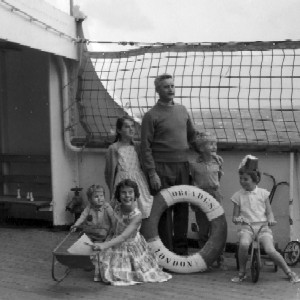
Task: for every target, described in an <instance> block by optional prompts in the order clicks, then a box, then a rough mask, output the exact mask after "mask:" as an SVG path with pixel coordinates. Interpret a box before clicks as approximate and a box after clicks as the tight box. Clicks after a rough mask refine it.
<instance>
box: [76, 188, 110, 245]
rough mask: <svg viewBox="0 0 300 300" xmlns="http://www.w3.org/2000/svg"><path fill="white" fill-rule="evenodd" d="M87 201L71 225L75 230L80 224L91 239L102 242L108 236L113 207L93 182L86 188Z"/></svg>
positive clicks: (101, 189) (103, 192)
mask: <svg viewBox="0 0 300 300" xmlns="http://www.w3.org/2000/svg"><path fill="white" fill-rule="evenodd" d="M86 194H87V197H88V201H89V203H88V204H87V206H86V208H85V209H84V211H83V212H82V213H81V215H80V217H79V218H78V220H77V221H76V222H75V224H74V225H73V226H72V227H71V230H76V228H77V227H79V226H80V225H82V226H81V227H82V228H83V232H84V233H85V234H86V235H87V236H88V237H89V238H90V239H91V240H92V241H99V242H103V241H104V240H105V239H106V237H107V236H108V234H109V232H110V229H111V227H112V223H113V220H114V213H113V209H112V207H111V206H110V204H109V203H107V202H106V201H105V191H104V188H103V187H102V186H101V185H95V184H93V185H92V186H90V187H89V188H88V190H87V193H86Z"/></svg>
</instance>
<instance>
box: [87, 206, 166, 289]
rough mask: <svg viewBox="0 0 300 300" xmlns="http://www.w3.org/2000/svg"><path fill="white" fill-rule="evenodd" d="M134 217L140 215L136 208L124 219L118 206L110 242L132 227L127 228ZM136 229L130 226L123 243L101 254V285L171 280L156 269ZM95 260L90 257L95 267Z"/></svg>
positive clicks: (158, 268)
mask: <svg viewBox="0 0 300 300" xmlns="http://www.w3.org/2000/svg"><path fill="white" fill-rule="evenodd" d="M137 214H141V212H140V211H139V209H137V208H135V209H134V210H133V211H132V212H131V213H130V214H129V215H123V214H122V212H121V210H120V208H119V206H118V207H117V208H116V211H115V217H116V223H115V228H114V235H113V237H112V238H114V237H116V236H120V235H121V234H122V233H123V231H124V230H125V229H126V228H127V227H128V226H133V225H129V224H130V221H131V219H132V218H134V217H136V216H137ZM139 228H140V224H139V225H138V227H136V228H135V227H134V226H133V228H132V232H131V234H130V236H129V237H126V239H125V241H124V242H121V243H120V244H118V245H116V246H113V247H111V248H108V249H105V250H103V251H100V253H99V256H98V259H99V270H100V274H101V278H102V280H103V281H104V282H107V283H110V284H112V285H122V286H124V285H134V284H137V283H143V282H164V281H167V280H169V279H171V278H172V276H171V275H170V274H168V273H166V272H164V271H162V269H161V268H160V267H159V266H158V264H157V260H156V257H155V255H154V253H153V252H151V250H150V248H149V246H148V244H147V242H146V241H145V239H144V237H143V236H142V235H141V234H140V233H139ZM98 259H97V257H95V256H94V257H92V261H93V263H94V264H96V263H98Z"/></svg>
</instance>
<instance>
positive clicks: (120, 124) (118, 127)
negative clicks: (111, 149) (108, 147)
mask: <svg viewBox="0 0 300 300" xmlns="http://www.w3.org/2000/svg"><path fill="white" fill-rule="evenodd" d="M125 120H129V121H132V122H133V123H134V119H133V118H132V117H130V116H123V117H120V118H118V119H117V122H116V137H115V140H114V143H115V142H117V141H119V140H120V138H121V135H120V133H119V132H118V130H121V129H122V127H123V125H124V123H125Z"/></svg>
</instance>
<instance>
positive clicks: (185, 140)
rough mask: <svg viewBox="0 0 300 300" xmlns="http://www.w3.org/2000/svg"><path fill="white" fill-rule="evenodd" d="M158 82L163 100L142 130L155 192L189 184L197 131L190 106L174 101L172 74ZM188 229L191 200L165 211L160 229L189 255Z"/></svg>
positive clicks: (168, 243)
mask: <svg viewBox="0 0 300 300" xmlns="http://www.w3.org/2000/svg"><path fill="white" fill-rule="evenodd" d="M154 83H155V90H156V92H157V93H158V95H159V100H158V101H157V103H156V104H155V105H154V106H153V107H152V108H151V109H150V110H149V111H148V112H147V113H146V114H145V115H144V117H143V120H142V129H141V150H142V151H141V154H142V164H143V168H144V170H145V172H146V174H147V175H148V178H149V184H150V189H151V192H152V194H153V195H155V194H156V193H157V192H159V191H160V190H161V189H164V188H168V187H170V186H174V185H181V184H189V164H188V157H187V154H188V149H189V143H190V142H191V141H193V139H194V137H195V134H196V131H195V128H194V125H193V122H192V120H191V118H190V116H189V114H188V111H187V109H186V108H185V107H184V106H183V105H180V104H175V103H174V101H173V98H174V95H175V88H174V81H173V78H172V76H171V75H169V74H163V75H160V76H158V77H157V78H156V79H155V82H154ZM154 201H155V200H154ZM172 211H173V216H172ZM187 231H188V204H187V203H177V204H175V205H174V206H172V207H171V208H169V209H167V210H166V211H165V212H164V213H163V215H162V217H161V219H160V222H159V228H158V232H159V235H160V238H161V240H162V242H163V243H164V245H165V246H166V247H167V248H168V249H169V250H171V251H174V252H175V253H177V254H181V255H185V254H187V250H188V249H187ZM172 232H174V236H173V233H172Z"/></svg>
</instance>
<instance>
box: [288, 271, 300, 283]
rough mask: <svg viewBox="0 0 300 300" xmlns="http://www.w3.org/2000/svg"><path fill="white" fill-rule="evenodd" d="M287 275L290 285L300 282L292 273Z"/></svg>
mask: <svg viewBox="0 0 300 300" xmlns="http://www.w3.org/2000/svg"><path fill="white" fill-rule="evenodd" d="M287 275H288V277H289V279H290V282H291V283H297V282H300V278H299V276H298V275H297V274H296V273H295V272H292V271H291V272H288V274H287Z"/></svg>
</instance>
